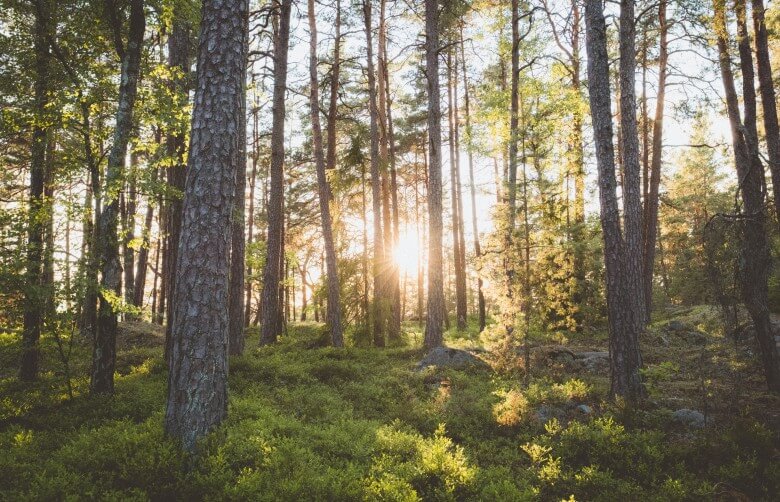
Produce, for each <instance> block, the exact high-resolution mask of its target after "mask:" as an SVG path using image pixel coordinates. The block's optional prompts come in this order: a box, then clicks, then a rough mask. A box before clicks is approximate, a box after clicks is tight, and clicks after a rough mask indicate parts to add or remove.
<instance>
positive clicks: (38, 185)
mask: <svg viewBox="0 0 780 502" xmlns="http://www.w3.org/2000/svg"><path fill="white" fill-rule="evenodd" d="M46 30H47V27H46V23H45V20H44V19H43V17H42V16H41V15H40V14H39V15H37V16H36V17H35V41H34V43H35V46H34V50H35V84H34V85H35V89H34V93H35V98H34V99H35V101H34V107H35V108H34V117H35V123H34V125H33V131H32V143H31V145H30V207H29V219H28V220H29V223H28V227H27V232H28V236H27V271H26V273H25V281H26V282H27V284H26V288H25V290H24V324H23V330H22V360H21V366H20V368H19V378H20V379H21V380H25V381H30V380H35V379H36V378H37V377H38V356H39V355H38V340H39V339H40V337H41V325H42V324H43V311H44V305H43V301H42V300H43V294H42V291H41V290H42V286H43V284H42V277H43V263H42V260H43V234H44V227H45V224H44V221H45V218H43V217H42V214H41V213H42V211H43V210H44V209H45V202H44V180H45V178H46V139H47V136H48V132H47V129H48V128H47V126H46V117H45V113H46V105H47V103H48V96H47V95H48V85H49V59H50V53H49V43H48V41H47V39H46Z"/></svg>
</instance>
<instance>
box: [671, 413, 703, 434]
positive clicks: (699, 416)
mask: <svg viewBox="0 0 780 502" xmlns="http://www.w3.org/2000/svg"><path fill="white" fill-rule="evenodd" d="M672 422H674V423H676V424H679V425H684V426H686V427H692V428H694V429H701V428H702V427H704V425H705V420H704V414H703V413H702V412H700V411H696V410H689V409H688V408H681V409H679V410H677V411H675V412H674V413H672Z"/></svg>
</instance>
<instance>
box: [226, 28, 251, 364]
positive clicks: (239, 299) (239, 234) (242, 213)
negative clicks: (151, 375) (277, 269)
mask: <svg viewBox="0 0 780 502" xmlns="http://www.w3.org/2000/svg"><path fill="white" fill-rule="evenodd" d="M244 44H246V47H245V48H244V49H243V53H244V55H246V54H247V53H248V51H249V36H248V35H247V36H246V37H245V40H244ZM246 65H247V61H246V60H244V63H243V68H244V74H243V75H244V77H243V78H242V80H241V81H242V83H243V89H242V91H241V115H240V117H239V119H240V120H239V127H238V141H239V145H238V149H239V152H238V154H239V157H238V159H237V163H236V166H235V171H236V175H235V176H236V195H235V200H234V201H233V231H232V232H231V234H232V235H231V241H232V242H231V245H230V248H231V251H230V293H229V296H230V299H229V304H230V306H229V310H230V323H229V324H230V326H229V329H228V353H229V354H230V355H241V354H243V353H244V326H245V325H246V323H245V321H244V319H245V316H244V281H245V272H246V248H245V246H246V240H245V239H246V210H245V208H246Z"/></svg>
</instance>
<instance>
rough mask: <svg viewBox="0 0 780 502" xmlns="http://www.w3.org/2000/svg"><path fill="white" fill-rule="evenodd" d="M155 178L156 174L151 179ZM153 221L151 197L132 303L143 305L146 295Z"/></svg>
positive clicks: (138, 305)
mask: <svg viewBox="0 0 780 502" xmlns="http://www.w3.org/2000/svg"><path fill="white" fill-rule="evenodd" d="M156 180H157V176H156V174H155V175H154V177H153V181H156ZM153 221H154V205H153V204H152V200H151V197H150V198H149V199H148V200H147V203H146V216H145V218H144V228H143V230H142V238H143V244H142V245H141V249H140V250H139V251H138V267H137V268H136V271H135V278H134V286H133V305H134V306H136V307H139V308H140V307H143V303H144V297H145V296H146V294H145V293H146V269H147V268H148V266H149V246H150V240H149V233H150V232H151V231H152V222H153Z"/></svg>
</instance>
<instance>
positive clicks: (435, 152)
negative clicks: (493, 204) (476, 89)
mask: <svg viewBox="0 0 780 502" xmlns="http://www.w3.org/2000/svg"><path fill="white" fill-rule="evenodd" d="M438 7H439V6H438V1H437V0H425V68H426V79H427V90H428V153H429V155H430V161H429V163H428V166H429V172H428V215H429V217H428V225H429V231H428V320H427V322H426V324H425V340H424V344H425V347H426V348H428V349H430V348H433V347H437V346H440V345H442V344H443V343H444V339H443V333H442V329H441V328H442V323H443V321H444V319H443V317H444V274H443V268H442V180H441V168H442V166H441V104H440V95H439V93H440V89H439V49H440V47H439V9H438Z"/></svg>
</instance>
